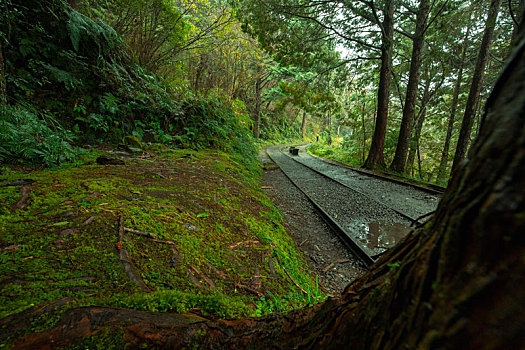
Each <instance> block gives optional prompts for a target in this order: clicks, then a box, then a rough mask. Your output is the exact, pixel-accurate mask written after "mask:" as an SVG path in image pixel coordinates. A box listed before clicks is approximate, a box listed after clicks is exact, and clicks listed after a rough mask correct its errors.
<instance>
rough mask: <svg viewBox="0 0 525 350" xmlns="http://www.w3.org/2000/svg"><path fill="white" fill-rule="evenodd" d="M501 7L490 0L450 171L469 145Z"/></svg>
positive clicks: (497, 2)
mask: <svg viewBox="0 0 525 350" xmlns="http://www.w3.org/2000/svg"><path fill="white" fill-rule="evenodd" d="M500 6H501V0H492V1H491V3H490V9H489V13H488V16H487V22H486V24H485V32H484V33H483V40H482V41H481V47H480V49H479V54H478V60H477V62H476V68H475V69H474V76H473V78H472V85H471V87H470V92H469V95H468V98H467V105H466V107H465V114H464V115H463V121H462V123H461V130H460V131H459V138H458V143H457V146H456V154H455V155H454V163H453V164H452V171H454V170H456V169H457V168H458V166H459V165H460V164H461V162H462V161H463V160H464V159H465V157H466V155H467V150H468V145H469V143H470V133H471V131H472V125H473V123H474V117H475V115H476V106H477V105H478V103H479V101H478V100H479V94H480V92H481V86H482V82H483V73H484V71H485V66H486V64H487V60H488V54H489V48H490V42H491V41H492V35H493V33H494V27H495V26H496V19H497V18H498V11H499V8H500Z"/></svg>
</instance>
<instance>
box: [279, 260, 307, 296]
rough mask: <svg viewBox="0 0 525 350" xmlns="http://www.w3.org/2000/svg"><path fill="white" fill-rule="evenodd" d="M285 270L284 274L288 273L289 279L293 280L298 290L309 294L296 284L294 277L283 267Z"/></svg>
mask: <svg viewBox="0 0 525 350" xmlns="http://www.w3.org/2000/svg"><path fill="white" fill-rule="evenodd" d="M283 270H284V272H286V274H287V275H288V277H290V279H291V280H292V282H293V283H294V284H295V285H296V286H297V288H299V289H300V290H301V291H302V292H303V293H304V294H308V293H307V292H306V291H305V290H304V289H303V288H302V287H301V286H300V285H298V284H297V282H295V280H294V279H293V278H292V276H291V275H290V274H289V273H288V270H286V268H285V267H284V266H283Z"/></svg>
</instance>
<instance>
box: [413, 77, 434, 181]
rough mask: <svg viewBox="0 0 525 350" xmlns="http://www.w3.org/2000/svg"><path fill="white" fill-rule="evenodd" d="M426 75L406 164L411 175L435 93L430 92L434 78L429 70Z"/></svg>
mask: <svg viewBox="0 0 525 350" xmlns="http://www.w3.org/2000/svg"><path fill="white" fill-rule="evenodd" d="M425 75H426V82H425V88H424V90H423V96H422V98H421V106H420V109H419V113H418V114H417V117H416V127H415V128H414V131H413V135H412V139H411V140H410V150H409V152H408V158H407V165H406V167H407V172H408V173H409V174H411V175H414V159H415V157H416V148H417V147H418V146H419V138H420V137H421V130H422V129H423V123H424V122H425V117H426V113H427V104H428V101H429V100H430V98H431V96H432V95H433V93H432V94H431V93H430V83H431V82H432V79H431V77H429V76H428V75H429V74H428V70H425ZM439 86H441V83H440V84H439ZM436 90H437V89H436ZM436 90H435V91H436Z"/></svg>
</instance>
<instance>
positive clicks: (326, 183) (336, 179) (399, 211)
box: [267, 146, 437, 266]
mask: <svg viewBox="0 0 525 350" xmlns="http://www.w3.org/2000/svg"><path fill="white" fill-rule="evenodd" d="M282 148H283V147H279V146H272V147H268V148H267V154H268V156H269V157H270V158H271V159H272V161H273V162H274V163H276V164H277V165H278V166H279V167H280V168H281V170H282V171H283V172H284V174H285V175H286V176H287V177H288V179H290V181H291V182H292V183H293V184H294V185H295V186H296V187H297V188H298V189H299V190H300V191H301V192H303V193H304V195H305V196H306V197H307V198H308V199H309V200H310V202H311V203H312V205H313V206H314V207H315V208H316V209H317V211H318V212H319V214H320V215H321V216H322V217H323V219H324V220H325V221H326V222H327V224H328V225H329V226H330V227H331V228H332V230H333V231H335V232H336V233H337V234H338V236H339V237H340V238H341V239H342V241H343V242H344V243H345V245H346V246H347V247H348V248H349V249H350V250H351V251H352V252H353V253H354V254H355V255H356V256H357V257H358V258H359V259H360V260H361V261H363V263H364V264H365V265H366V266H370V265H371V264H373V263H374V262H375V260H376V259H377V257H378V256H379V255H380V254H381V253H383V252H384V251H385V250H386V249H388V248H390V247H392V246H394V245H395V244H396V243H397V242H399V241H400V240H401V239H402V238H403V237H404V236H406V235H407V234H408V232H409V231H410V229H411V226H412V225H413V224H414V223H417V222H418V220H417V218H418V217H419V216H421V215H419V214H420V213H421V211H425V210H427V209H428V208H431V210H433V207H434V208H435V205H437V200H435V199H432V200H427V202H429V201H430V203H427V205H426V206H425V205H423V207H424V208H423V209H421V210H420V211H419V212H418V211H417V210H416V211H414V210H413V208H412V210H409V209H410V207H414V205H411V206H406V205H403V203H402V204H401V205H398V206H397V207H396V206H392V205H389V204H390V203H395V202H396V201H399V199H400V198H406V196H407V195H408V194H407V193H409V192H410V191H408V192H407V191H406V188H407V187H406V185H404V184H403V185H401V184H394V185H392V184H391V183H390V182H385V180H384V179H378V178H373V177H370V176H367V175H365V174H361V173H356V172H351V170H349V169H347V168H342V167H340V166H337V165H334V164H328V163H325V162H322V161H320V160H318V159H315V158H313V157H311V156H308V155H307V154H306V152H305V151H304V149H300V152H299V154H298V155H294V156H291V155H289V153H288V147H285V148H284V150H282ZM371 179H373V180H371ZM385 183H388V185H387V186H386V187H388V186H390V187H391V186H394V189H393V190H391V191H390V192H392V191H394V192H395V193H394V194H393V195H392V194H391V193H390V194H389V193H387V192H388V191H386V190H384V188H385V185H384V184H385ZM396 186H404V187H402V188H403V189H405V190H401V194H399V193H397V192H396V191H400V188H397V187H396ZM376 187H379V190H378V189H377V188H376ZM414 193H416V194H417V195H418V196H419V197H421V198H422V199H421V198H420V199H419V200H420V201H421V200H423V202H424V200H425V199H428V196H429V192H428V190H427V191H425V192H422V191H421V190H419V189H418V190H416V191H415V192H414ZM378 196H379V198H378ZM400 196H401V197H400ZM431 196H436V193H432V194H431ZM416 197H417V196H416ZM432 198H433V197H432ZM406 199H407V200H408V199H409V198H406ZM417 201H418V199H415V202H416V205H415V206H416V207H418V206H419V205H418V204H417ZM433 201H435V203H432V202H433ZM423 202H421V203H423ZM405 204H406V203H405ZM431 204H434V206H433V207H432V205H431ZM407 208H408V209H407ZM427 211H428V210H427Z"/></svg>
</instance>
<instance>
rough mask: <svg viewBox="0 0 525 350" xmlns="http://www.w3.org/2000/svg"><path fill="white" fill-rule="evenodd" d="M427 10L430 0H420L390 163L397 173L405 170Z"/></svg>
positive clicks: (423, 45)
mask: <svg viewBox="0 0 525 350" xmlns="http://www.w3.org/2000/svg"><path fill="white" fill-rule="evenodd" d="M429 11H430V0H421V1H420V3H419V9H418V11H417V16H416V30H415V32H414V37H413V44H412V59H411V61H410V71H409V75H408V84H407V93H406V96H405V106H404V107H403V118H402V119H401V128H400V129H399V137H398V139H397V146H396V153H395V155H394V160H393V161H392V164H390V170H393V171H395V172H398V173H404V172H405V164H406V160H407V153H408V146H409V143H410V135H411V134H412V124H413V120H414V116H415V114H416V100H417V90H418V85H419V79H420V76H421V62H422V59H423V50H424V47H425V32H426V29H427V21H428V13H429Z"/></svg>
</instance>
